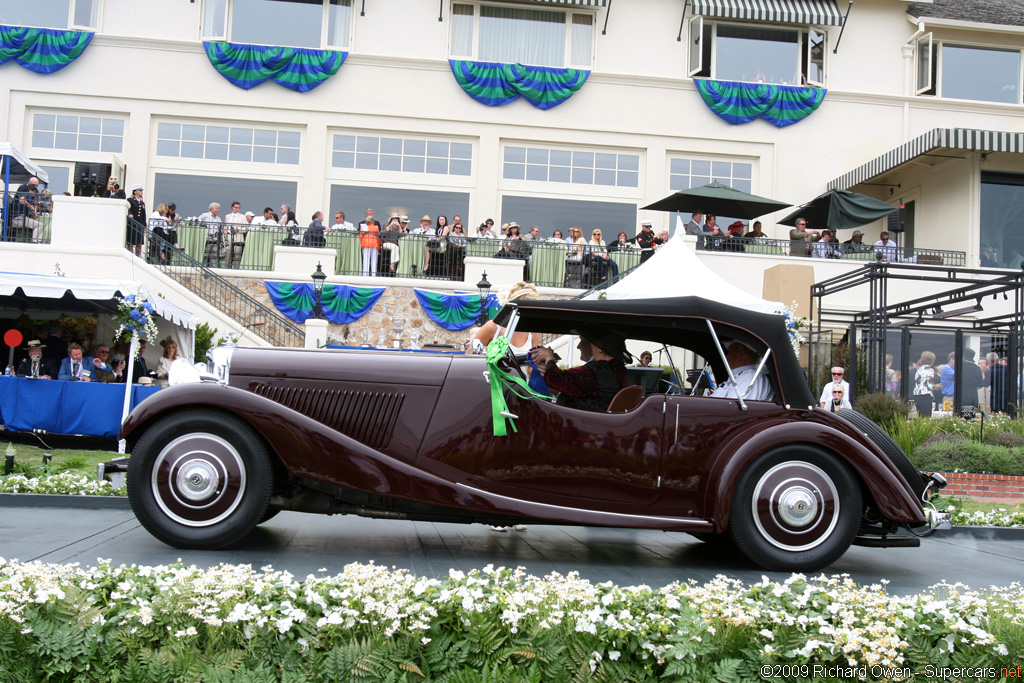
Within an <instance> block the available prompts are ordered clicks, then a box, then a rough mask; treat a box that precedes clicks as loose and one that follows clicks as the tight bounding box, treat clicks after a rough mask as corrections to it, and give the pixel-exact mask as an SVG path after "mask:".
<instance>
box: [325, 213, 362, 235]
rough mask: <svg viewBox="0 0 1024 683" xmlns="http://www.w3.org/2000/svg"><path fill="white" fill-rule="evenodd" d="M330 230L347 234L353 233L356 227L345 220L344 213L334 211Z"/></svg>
mask: <svg viewBox="0 0 1024 683" xmlns="http://www.w3.org/2000/svg"><path fill="white" fill-rule="evenodd" d="M331 230H348V231H349V232H355V231H356V226H354V225H352V224H351V223H349V222H348V221H346V220H345V212H344V211H335V212H334V224H333V225H332V226H331Z"/></svg>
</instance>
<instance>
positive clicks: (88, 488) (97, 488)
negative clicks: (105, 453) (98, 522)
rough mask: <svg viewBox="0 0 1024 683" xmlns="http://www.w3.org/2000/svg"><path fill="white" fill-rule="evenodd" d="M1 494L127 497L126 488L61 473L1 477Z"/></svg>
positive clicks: (68, 473)
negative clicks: (42, 475) (43, 475)
mask: <svg viewBox="0 0 1024 683" xmlns="http://www.w3.org/2000/svg"><path fill="white" fill-rule="evenodd" d="M0 493H53V494H61V495H66V496H126V495H128V490H127V489H126V488H125V487H123V486H122V487H121V488H119V489H115V488H114V487H113V486H111V484H110V482H109V481H96V478H95V477H88V476H86V475H84V474H74V473H72V472H61V473H59V474H51V475H49V476H45V477H32V478H29V477H26V476H25V475H23V474H12V475H10V476H7V477H0Z"/></svg>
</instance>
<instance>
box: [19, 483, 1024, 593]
mask: <svg viewBox="0 0 1024 683" xmlns="http://www.w3.org/2000/svg"><path fill="white" fill-rule="evenodd" d="M2 498H3V499H4V500H0V557H3V558H7V559H19V560H22V561H30V560H39V561H41V562H54V563H67V562H78V563H81V564H82V565H84V566H89V565H95V564H96V562H97V559H98V558H103V559H105V560H111V561H113V563H115V564H121V563H124V564H132V563H135V564H144V565H155V564H167V563H171V562H174V561H176V560H178V559H179V558H180V559H181V560H182V561H183V562H186V563H189V564H196V565H198V566H201V567H210V566H215V565H217V564H220V563H222V562H226V563H233V564H249V565H252V566H253V567H256V568H259V567H264V566H267V565H271V566H273V567H274V568H275V569H284V570H288V571H290V572H291V573H292V574H294V575H295V576H297V577H300V578H301V577H305V576H306V575H308V574H311V573H318V572H319V571H320V570H321V569H325V570H326V571H327V573H328V574H335V573H339V572H340V571H341V570H342V568H343V567H344V566H345V565H346V564H348V563H350V562H368V561H370V560H373V561H375V562H376V563H377V564H382V565H387V566H394V567H400V568H406V569H409V570H410V571H412V572H413V573H415V574H417V575H420V576H444V575H447V573H448V570H449V568H456V569H461V570H463V571H466V570H469V569H473V568H480V567H484V566H485V565H487V564H494V565H495V566H506V567H514V566H522V567H524V568H525V569H526V570H527V571H528V572H530V573H532V574H536V575H544V574H548V573H550V572H559V573H562V574H566V573H568V572H570V571H574V570H575V571H578V572H579V573H580V575H581V576H582V577H583V578H586V579H589V580H591V581H594V582H603V581H612V582H614V583H616V584H618V585H623V586H626V585H637V584H647V585H649V586H655V587H660V586H664V585H666V584H669V583H671V582H673V581H686V580H689V579H695V580H697V581H698V582H701V583H703V582H705V581H708V580H710V579H712V578H714V577H715V576H716V575H718V574H725V575H727V576H730V577H734V578H738V579H741V580H743V581H746V582H754V581H759V580H760V579H761V576H762V575H767V576H769V577H770V578H774V579H784V578H786V577H787V576H788V575H786V574H778V573H771V572H765V571H763V570H761V569H759V568H757V567H754V566H753V565H751V564H750V563H748V562H747V561H746V560H744V559H743V558H742V557H740V556H738V555H736V554H734V553H731V552H725V553H721V552H714V551H713V550H712V549H710V548H709V547H708V546H707V545H705V544H704V543H701V542H699V541H697V540H695V539H693V538H692V537H690V536H689V535H687V534H682V533H664V532H657V531H636V530H628V529H601V528H593V527H571V526H530V527H529V528H528V529H527V530H526V531H524V532H517V531H508V532H505V533H498V532H494V531H491V529H490V528H489V527H485V526H481V525H460V524H435V523H432V522H406V521H392V520H371V519H363V518H359V517H348V516H345V517H325V516H320V515H310V514H303V513H296V512H283V513H281V514H279V515H278V516H277V517H275V518H274V519H272V520H270V521H268V522H266V523H265V524H264V525H263V526H261V527H260V528H258V529H257V530H256V531H255V532H254V533H253V534H252V535H251V536H250V537H249V538H247V539H246V540H245V542H244V543H243V544H242V545H241V546H240V547H238V548H235V549H230V550H219V551H196V550H179V549H176V548H171V547H169V546H166V545H164V544H163V543H161V542H160V541H158V540H156V539H155V538H153V537H152V536H150V534H149V533H148V532H147V531H146V530H145V529H144V528H142V526H141V525H140V524H139V523H138V522H137V521H136V519H135V517H134V515H133V514H132V512H131V510H130V509H128V508H127V507H124V508H122V509H100V510H91V509H81V508H58V507H29V506H25V505H22V504H17V505H15V504H13V503H12V501H11V497H10V496H6V495H5V496H3V497H2ZM119 502H121V503H126V501H119ZM37 504H43V505H46V504H48V503H47V500H46V499H42V500H41V501H39V502H38V503H37ZM825 573H828V574H849V575H850V576H851V577H852V578H853V580H854V581H857V582H858V583H861V584H871V583H876V582H879V581H880V580H882V579H888V580H889V581H890V583H889V590H890V592H893V593H897V594H908V593H916V592H920V591H922V590H924V589H926V588H928V587H929V586H931V585H933V584H935V583H939V582H942V581H949V582H961V583H965V584H967V585H969V586H971V587H973V588H986V587H988V586H993V585H994V586H1005V585H1009V584H1010V583H1012V582H1014V581H1019V580H1020V579H1021V577H1022V576H1024V530H995V531H989V530H971V531H969V532H967V533H965V532H964V531H957V532H953V533H950V532H945V533H944V532H939V533H938V534H936V535H935V536H933V537H931V538H928V539H925V540H924V541H923V543H922V546H921V547H920V548H900V549H894V548H888V549H875V548H860V547H854V548H851V549H850V550H849V551H848V552H847V553H846V554H845V555H844V556H843V557H842V558H840V560H839V561H838V562H836V563H835V564H833V565H832V566H830V567H828V568H827V569H826V570H825Z"/></svg>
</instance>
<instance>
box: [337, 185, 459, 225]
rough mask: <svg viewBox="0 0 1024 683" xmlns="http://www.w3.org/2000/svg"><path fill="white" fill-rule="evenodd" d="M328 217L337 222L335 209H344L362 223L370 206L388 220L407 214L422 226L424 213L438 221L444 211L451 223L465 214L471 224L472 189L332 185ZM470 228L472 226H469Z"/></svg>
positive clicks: (376, 213)
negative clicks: (389, 217) (470, 194)
mask: <svg viewBox="0 0 1024 683" xmlns="http://www.w3.org/2000/svg"><path fill="white" fill-rule="evenodd" d="M328 208H329V210H328V211H327V218H328V219H329V220H330V222H332V223H333V222H334V218H333V215H334V212H335V211H344V212H345V219H346V220H348V221H350V222H352V223H354V224H355V223H358V222H359V221H360V219H361V218H362V217H363V216H364V215H365V213H364V212H365V211H366V209H368V208H369V209H373V212H374V215H376V216H377V218H378V219H381V220H383V221H384V222H385V223H386V222H387V217H388V216H390V215H391V214H395V213H397V214H399V215H402V214H404V215H406V216H409V217H410V218H411V219H412V224H411V226H410V227H412V226H416V227H418V226H419V218H420V216H423V215H427V216H430V217H431V218H432V219H434V220H435V221H436V220H437V217H438V216H439V215H443V216H445V217H446V218H447V219H448V222H449V223H451V220H452V218H453V217H454V216H461V217H462V218H463V219H464V220H463V224H464V225H466V226H469V225H471V224H472V222H471V221H470V220H468V219H469V193H468V192H446V191H439V190H417V189H412V188H405V187H394V186H389V187H367V186H363V185H331V199H330V206H329V207H328ZM467 232H468V230H467Z"/></svg>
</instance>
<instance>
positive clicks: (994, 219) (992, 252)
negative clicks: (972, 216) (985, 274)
mask: <svg viewBox="0 0 1024 683" xmlns="http://www.w3.org/2000/svg"><path fill="white" fill-rule="evenodd" d="M980 204H981V243H980V244H979V245H978V247H979V248H978V252H979V262H980V265H981V266H982V267H983V268H985V267H1004V268H1013V269H1015V270H1019V269H1020V268H1021V266H1022V261H1024V256H1022V254H1024V236H1022V235H1021V234H1020V230H1019V229H1018V227H1017V226H1019V225H1020V224H1021V221H1024V175H1021V174H1018V173H998V172H992V171H985V172H982V174H981V202H980Z"/></svg>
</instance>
